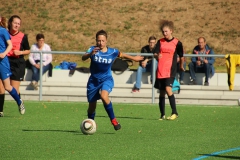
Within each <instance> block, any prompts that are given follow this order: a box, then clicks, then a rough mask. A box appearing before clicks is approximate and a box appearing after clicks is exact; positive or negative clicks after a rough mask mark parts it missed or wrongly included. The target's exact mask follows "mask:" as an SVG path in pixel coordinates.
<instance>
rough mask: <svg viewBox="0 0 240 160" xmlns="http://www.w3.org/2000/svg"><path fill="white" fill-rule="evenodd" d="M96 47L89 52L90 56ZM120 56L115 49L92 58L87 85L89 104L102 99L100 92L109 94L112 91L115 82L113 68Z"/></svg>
mask: <svg viewBox="0 0 240 160" xmlns="http://www.w3.org/2000/svg"><path fill="white" fill-rule="evenodd" d="M94 48H95V46H92V47H90V48H89V49H88V50H87V54H90V53H91V52H92V51H93V49H94ZM118 55H119V51H118V50H117V49H115V48H107V52H102V51H98V52H97V53H96V54H94V55H92V56H91V57H90V59H91V64H90V72H91V76H90V77H89V80H88V84H87V98H88V102H95V101H97V100H98V99H100V94H99V91H101V90H106V91H108V93H110V92H111V91H112V88H113V86H114V81H113V77H112V71H111V67H112V64H113V62H114V60H115V59H116V58H117V56H118Z"/></svg>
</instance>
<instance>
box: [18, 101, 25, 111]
mask: <svg viewBox="0 0 240 160" xmlns="http://www.w3.org/2000/svg"><path fill="white" fill-rule="evenodd" d="M20 100H21V99H20ZM18 109H19V112H20V114H24V113H25V108H24V104H23V101H22V100H21V104H20V105H19V106H18Z"/></svg>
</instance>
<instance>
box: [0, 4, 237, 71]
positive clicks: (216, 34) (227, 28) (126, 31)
mask: <svg viewBox="0 0 240 160" xmlns="http://www.w3.org/2000/svg"><path fill="white" fill-rule="evenodd" d="M0 3H1V6H0V10H1V15H4V16H6V17H10V16H11V15H13V14H18V15H19V16H21V18H22V20H23V21H22V22H23V23H22V31H23V32H25V33H27V34H28V35H29V41H30V44H33V43H34V42H35V35H36V34H37V33H39V32H42V33H44V34H45V35H46V43H48V44H50V45H51V47H52V50H56V51H62V50H64V51H85V50H86V49H87V48H88V47H89V46H90V45H93V44H94V43H95V39H94V36H95V33H96V32H97V31H98V30H100V29H105V30H107V31H108V34H109V40H108V43H109V45H110V46H113V47H116V48H119V49H120V50H122V51H124V52H139V50H140V48H141V46H143V45H145V44H146V43H147V39H148V37H149V36H150V35H155V36H157V37H158V38H160V37H161V33H160V32H159V30H158V22H159V20H160V19H168V20H172V21H173V22H174V23H175V33H174V36H175V37H177V38H179V39H180V40H181V41H182V42H183V44H184V48H185V50H186V51H187V53H190V52H191V50H192V48H193V47H194V46H195V45H196V44H197V43H196V39H197V38H198V37H199V36H205V37H206V39H207V41H208V43H209V44H210V46H211V47H212V48H214V51H215V52H216V53H218V54H227V53H240V48H239V46H240V37H239V35H240V23H239V21H240V17H239V16H238V15H239V14H240V11H239V9H238V6H239V3H240V2H238V1H236V0H229V1H227V2H226V1H224V0H211V1H208V0H203V1H201V2H200V1H194V0H179V1H176V0H169V1H164V0H152V1H148V0H141V1H139V0H131V1H127V0H122V1H111V0H93V1H89V0H56V1H53V0H50V1H48V0H41V1H38V0H21V1H13V2H12V1H4V0H0ZM62 60H67V61H75V62H77V63H78V64H79V65H81V66H82V65H86V64H82V62H81V60H80V56H78V55H54V63H55V64H59V63H60V62H61V61H62ZM215 66H216V67H218V66H224V60H223V58H218V59H217V62H216V64H215Z"/></svg>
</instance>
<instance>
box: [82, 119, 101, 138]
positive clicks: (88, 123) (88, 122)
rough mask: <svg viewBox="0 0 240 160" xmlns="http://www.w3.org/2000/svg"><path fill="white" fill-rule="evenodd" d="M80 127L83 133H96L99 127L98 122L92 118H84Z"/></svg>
mask: <svg viewBox="0 0 240 160" xmlns="http://www.w3.org/2000/svg"><path fill="white" fill-rule="evenodd" d="M80 129H81V131H82V133H83V134H87V135H90V134H94V133H95V132H96V129H97V125H96V122H95V121H94V120H92V119H84V120H83V121H82V123H81V124H80Z"/></svg>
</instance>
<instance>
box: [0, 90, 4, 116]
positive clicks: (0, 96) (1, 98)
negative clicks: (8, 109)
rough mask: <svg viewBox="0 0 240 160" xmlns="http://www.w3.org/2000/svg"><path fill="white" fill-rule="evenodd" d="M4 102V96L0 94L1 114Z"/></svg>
mask: <svg viewBox="0 0 240 160" xmlns="http://www.w3.org/2000/svg"><path fill="white" fill-rule="evenodd" d="M4 101H5V94H0V112H3V106H4Z"/></svg>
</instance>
